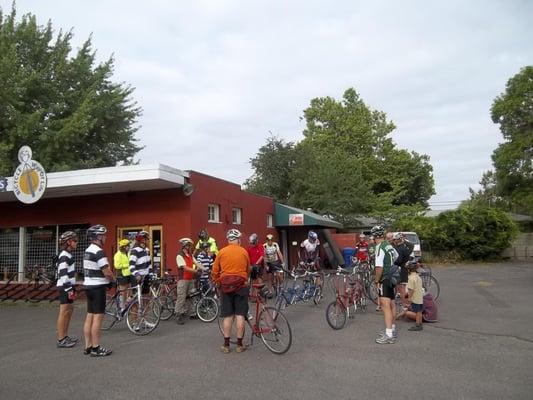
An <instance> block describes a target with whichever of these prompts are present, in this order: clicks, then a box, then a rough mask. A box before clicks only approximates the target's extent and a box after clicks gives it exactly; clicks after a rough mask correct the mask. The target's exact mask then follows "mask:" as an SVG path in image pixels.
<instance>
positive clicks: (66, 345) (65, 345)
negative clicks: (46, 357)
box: [56, 336, 76, 349]
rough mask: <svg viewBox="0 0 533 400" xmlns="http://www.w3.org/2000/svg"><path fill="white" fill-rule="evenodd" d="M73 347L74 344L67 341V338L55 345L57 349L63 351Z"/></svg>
mask: <svg viewBox="0 0 533 400" xmlns="http://www.w3.org/2000/svg"><path fill="white" fill-rule="evenodd" d="M75 345H76V342H71V341H70V340H69V337H68V336H66V337H64V338H63V339H61V340H58V341H57V344H56V346H57V347H58V348H63V349H68V348H70V347H74V346H75Z"/></svg>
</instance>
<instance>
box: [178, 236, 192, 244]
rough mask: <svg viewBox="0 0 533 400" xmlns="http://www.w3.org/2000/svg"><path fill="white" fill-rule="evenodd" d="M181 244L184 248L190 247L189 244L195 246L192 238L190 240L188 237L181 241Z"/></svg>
mask: <svg viewBox="0 0 533 400" xmlns="http://www.w3.org/2000/svg"><path fill="white" fill-rule="evenodd" d="M179 242H180V244H181V245H182V246H187V245H189V244H193V241H192V239H191V238H188V237H184V238H181V239H180V240H179Z"/></svg>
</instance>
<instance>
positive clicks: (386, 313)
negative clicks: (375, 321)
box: [379, 297, 396, 329]
mask: <svg viewBox="0 0 533 400" xmlns="http://www.w3.org/2000/svg"><path fill="white" fill-rule="evenodd" d="M379 300H380V304H381V308H382V309H383V317H384V319H385V328H387V329H392V322H393V320H394V317H393V316H394V314H393V313H392V310H393V308H392V307H394V302H392V301H391V299H389V298H388V297H380V298H379ZM391 303H392V304H393V305H392V306H391ZM394 309H396V307H394Z"/></svg>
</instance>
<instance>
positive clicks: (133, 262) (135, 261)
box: [130, 245, 152, 276]
mask: <svg viewBox="0 0 533 400" xmlns="http://www.w3.org/2000/svg"><path fill="white" fill-rule="evenodd" d="M151 268H152V259H151V258H150V252H149V251H148V249H147V248H146V247H141V246H139V245H137V246H135V247H134V248H133V249H131V251H130V273H131V274H133V275H142V276H144V275H148V273H149V272H150V269H151Z"/></svg>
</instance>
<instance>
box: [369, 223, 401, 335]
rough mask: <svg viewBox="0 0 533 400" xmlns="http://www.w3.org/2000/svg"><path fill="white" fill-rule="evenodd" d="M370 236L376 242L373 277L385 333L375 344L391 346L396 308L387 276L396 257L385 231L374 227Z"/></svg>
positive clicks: (394, 330) (392, 287) (380, 227)
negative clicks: (386, 238)
mask: <svg viewBox="0 0 533 400" xmlns="http://www.w3.org/2000/svg"><path fill="white" fill-rule="evenodd" d="M371 232H372V235H373V236H374V240H375V241H376V261H375V263H376V275H375V277H374V279H375V283H376V286H377V288H378V292H379V304H380V305H381V308H382V309H383V317H384V319H385V331H384V332H382V333H381V334H379V335H378V337H377V338H376V343H378V344H389V343H390V344H392V343H395V342H396V336H397V335H396V324H394V317H395V315H396V306H395V304H394V298H395V293H394V288H395V285H394V284H393V282H391V280H390V278H389V276H388V274H389V271H390V269H391V267H392V265H393V264H394V261H395V260H396V258H397V257H398V253H396V250H394V247H392V245H391V244H390V243H389V242H388V241H387V240H385V229H384V228H383V227H382V226H380V225H376V226H374V227H373V228H372V231H371Z"/></svg>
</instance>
